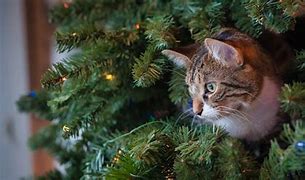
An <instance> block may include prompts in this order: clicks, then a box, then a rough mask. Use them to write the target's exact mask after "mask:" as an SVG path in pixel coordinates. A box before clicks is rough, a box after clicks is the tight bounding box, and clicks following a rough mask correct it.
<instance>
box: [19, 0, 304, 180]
mask: <svg viewBox="0 0 305 180" xmlns="http://www.w3.org/2000/svg"><path fill="white" fill-rule="evenodd" d="M304 11H305V10H304V4H302V2H301V1H297V0H283V1H276V0H272V1H263V0H240V1H235V0H233V1H229V0H211V1H199V0H189V1H185V0H171V1H164V0H124V1H118V0H111V1H110V0H88V1H85V0H74V1H67V2H64V3H63V4H59V5H58V6H56V7H54V8H53V9H52V10H51V12H50V19H51V21H52V22H53V23H54V24H56V25H57V26H58V28H57V32H56V40H57V44H58V51H59V52H64V51H70V50H72V49H79V52H78V53H77V54H75V55H72V56H71V57H69V58H68V59H64V60H62V61H61V62H59V63H57V64H54V65H53V66H52V68H50V69H49V70H48V71H47V72H46V73H45V75H44V76H43V77H42V80H41V84H42V87H43V89H42V90H41V91H39V92H35V93H30V94H29V95H25V96H23V97H21V98H20V100H19V101H18V106H19V109H20V110H21V111H25V112H32V113H34V114H36V115H37V116H40V117H42V118H44V119H48V120H50V121H52V123H51V125H49V126H48V127H46V128H44V129H42V130H41V131H40V132H39V133H37V134H36V135H35V136H33V137H32V138H31V139H30V141H29V142H30V143H29V144H30V146H31V148H33V149H39V148H44V149H46V150H48V152H50V153H51V154H52V155H53V156H54V157H55V158H56V160H57V161H58V162H59V163H61V164H62V166H63V167H64V169H65V172H62V171H59V170H56V169H55V170H54V171H51V172H49V173H47V174H46V175H45V176H44V177H41V178H46V179H80V178H82V179H301V178H302V177H303V178H304V177H305V175H304V174H305V122H304V118H305V77H304V75H303V71H304V68H305V50H302V46H296V66H295V67H294V68H293V69H292V70H291V71H292V74H293V76H291V78H290V79H289V80H288V81H287V83H286V84H285V85H284V86H283V88H282V93H281V96H280V102H281V109H282V111H283V112H285V113H287V114H289V116H290V119H291V121H290V123H289V124H285V125H283V130H282V132H281V133H280V134H279V135H278V136H276V137H275V138H272V139H269V140H268V142H264V143H260V142H258V143H255V144H249V143H247V142H244V141H242V140H239V139H236V138H232V137H230V136H228V135H227V134H226V133H225V132H224V131H223V130H222V129H220V128H218V127H214V126H210V125H193V124H192V123H191V122H192V117H191V115H190V114H189V113H188V111H190V105H189V103H190V102H189V100H190V97H189V95H188V92H187V88H186V86H185V82H184V78H185V69H183V68H176V67H174V66H173V65H172V63H171V62H170V61H169V60H168V59H167V58H166V57H165V56H163V55H162V54H161V51H162V50H164V49H168V48H175V47H181V46H185V45H188V44H192V43H194V42H196V43H202V42H203V41H204V39H205V38H207V37H210V36H211V35H212V34H214V33H215V32H217V31H218V30H219V29H220V28H222V27H234V28H236V29H238V30H240V31H241V32H244V33H246V34H248V35H250V36H251V37H253V38H259V37H260V36H261V35H262V34H263V33H264V31H265V30H269V31H272V32H275V33H278V34H285V33H288V32H290V33H293V32H296V31H297V30H298V29H299V28H298V22H300V21H302V17H301V16H302V14H304V13H303V12H304ZM294 36H297V35H294ZM303 37H304V36H303ZM298 38H299V41H298V43H299V44H302V43H303V44H305V43H304V40H302V39H300V37H296V39H298ZM303 47H305V46H303ZM185 109H188V110H185ZM182 112H184V113H182Z"/></svg>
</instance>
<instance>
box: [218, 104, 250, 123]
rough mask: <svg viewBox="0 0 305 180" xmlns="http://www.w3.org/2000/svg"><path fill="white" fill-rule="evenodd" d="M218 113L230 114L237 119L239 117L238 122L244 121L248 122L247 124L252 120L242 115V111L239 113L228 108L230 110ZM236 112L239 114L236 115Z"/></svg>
mask: <svg viewBox="0 0 305 180" xmlns="http://www.w3.org/2000/svg"><path fill="white" fill-rule="evenodd" d="M226 108H228V107H226ZM229 110H231V111H229ZM217 111H218V112H222V113H228V114H229V115H232V116H235V117H237V119H236V120H238V121H241V120H244V121H246V122H250V120H249V119H248V118H247V116H245V115H244V114H242V113H241V112H240V111H238V110H235V109H230V108H228V110H220V109H217ZM234 111H235V112H236V113H237V114H236V113H234Z"/></svg>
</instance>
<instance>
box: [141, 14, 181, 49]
mask: <svg viewBox="0 0 305 180" xmlns="http://www.w3.org/2000/svg"><path fill="white" fill-rule="evenodd" d="M147 21H148V23H147V25H146V27H145V28H146V31H145V35H146V38H147V39H148V40H149V41H150V44H151V46H153V47H154V49H155V50H162V49H165V48H169V47H173V46H174V45H175V44H176V41H177V40H176V39H175V37H174V36H173V34H171V32H170V28H171V27H172V26H173V24H174V21H173V18H172V17H171V16H157V17H154V18H153V19H148V20H147Z"/></svg>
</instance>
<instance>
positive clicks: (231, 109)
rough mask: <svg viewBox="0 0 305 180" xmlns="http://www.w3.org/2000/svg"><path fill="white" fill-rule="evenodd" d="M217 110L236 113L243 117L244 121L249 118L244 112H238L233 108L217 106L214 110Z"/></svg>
mask: <svg viewBox="0 0 305 180" xmlns="http://www.w3.org/2000/svg"><path fill="white" fill-rule="evenodd" d="M218 108H224V109H227V110H230V111H233V112H236V113H238V114H239V115H241V116H243V117H244V118H246V119H248V116H249V115H248V114H247V113H245V112H241V111H239V110H237V109H233V108H230V107H226V106H218V107H217V108H216V109H218Z"/></svg>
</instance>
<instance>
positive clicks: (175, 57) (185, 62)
mask: <svg viewBox="0 0 305 180" xmlns="http://www.w3.org/2000/svg"><path fill="white" fill-rule="evenodd" d="M199 47H200V45H199V44H191V45H188V46H184V47H179V48H175V49H172V50H170V49H166V50H163V51H162V54H163V55H165V56H166V57H167V58H168V59H170V60H172V61H173V62H174V63H175V64H176V65H177V66H178V67H189V66H190V65H191V64H192V57H193V55H194V54H195V53H196V51H197V49H198V48H199Z"/></svg>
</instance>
